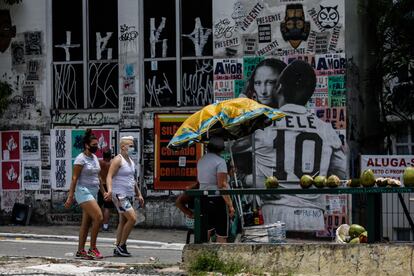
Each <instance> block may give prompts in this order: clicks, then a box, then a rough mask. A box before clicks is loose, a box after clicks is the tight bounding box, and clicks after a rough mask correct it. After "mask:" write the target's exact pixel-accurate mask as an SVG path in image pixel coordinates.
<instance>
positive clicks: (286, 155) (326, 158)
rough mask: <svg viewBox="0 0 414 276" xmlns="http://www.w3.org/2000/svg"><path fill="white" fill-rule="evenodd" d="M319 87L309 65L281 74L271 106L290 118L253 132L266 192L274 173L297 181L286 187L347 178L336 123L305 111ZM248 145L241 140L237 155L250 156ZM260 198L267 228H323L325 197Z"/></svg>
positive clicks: (249, 180) (297, 65)
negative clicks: (316, 178) (311, 178)
mask: <svg viewBox="0 0 414 276" xmlns="http://www.w3.org/2000/svg"><path fill="white" fill-rule="evenodd" d="M315 85H316V76H315V72H314V70H313V69H312V67H311V66H310V65H309V64H308V63H306V62H304V61H300V60H296V61H294V62H292V63H291V64H289V65H288V66H287V67H286V68H285V69H284V70H283V71H282V73H281V74H280V77H279V78H278V81H277V83H276V84H275V86H274V90H273V93H272V100H271V104H272V105H273V106H274V107H278V108H279V109H280V110H281V111H283V112H284V113H286V115H287V116H286V117H285V118H283V119H281V120H280V121H277V122H274V124H273V125H272V126H269V127H267V128H265V129H263V130H257V131H256V133H255V134H254V146H255V156H256V158H255V159H256V187H258V188H263V187H264V181H265V179H266V177H268V176H271V175H275V176H276V177H277V178H278V179H279V180H288V181H292V184H281V186H283V187H285V188H299V185H298V183H299V179H300V177H301V176H302V175H303V174H310V175H315V174H319V175H325V176H329V175H331V174H335V175H337V176H339V178H341V179H345V177H346V158H345V154H344V151H343V148H342V143H341V140H340V139H339V137H338V135H337V133H336V132H335V130H334V129H333V128H332V125H331V124H329V123H326V122H324V121H322V120H320V119H319V118H318V117H317V116H316V115H315V114H313V113H311V112H309V111H308V110H307V109H306V107H305V105H306V103H307V102H308V100H309V99H310V98H311V96H312V94H313V92H314V89H315ZM249 142H250V141H249V140H248V139H247V140H246V139H241V140H240V141H237V142H236V143H235V145H234V147H233V151H234V152H243V151H244V152H249V154H251V153H250V152H251V147H250V146H251V145H250V143H249ZM237 161H240V160H236V162H237ZM243 162H246V161H245V159H244V161H243ZM243 162H241V163H243ZM237 163H238V164H239V163H240V162H237ZM252 184H253V178H252V176H251V175H248V176H247V177H246V178H245V185H247V186H251V185H252ZM257 200H258V203H259V205H261V206H262V213H263V217H264V222H265V224H270V223H273V222H276V221H283V222H285V223H286V229H287V230H290V231H319V230H323V229H324V216H323V212H324V209H325V207H324V206H325V202H324V200H323V197H322V196H320V195H276V196H262V197H260V198H257Z"/></svg>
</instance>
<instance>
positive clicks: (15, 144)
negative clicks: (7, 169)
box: [1, 131, 20, 161]
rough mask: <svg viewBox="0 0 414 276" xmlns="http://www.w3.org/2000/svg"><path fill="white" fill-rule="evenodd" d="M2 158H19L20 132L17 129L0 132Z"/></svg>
mask: <svg viewBox="0 0 414 276" xmlns="http://www.w3.org/2000/svg"><path fill="white" fill-rule="evenodd" d="M1 152H2V160H3V161H7V160H19V159H20V133H19V131H2V132H1Z"/></svg>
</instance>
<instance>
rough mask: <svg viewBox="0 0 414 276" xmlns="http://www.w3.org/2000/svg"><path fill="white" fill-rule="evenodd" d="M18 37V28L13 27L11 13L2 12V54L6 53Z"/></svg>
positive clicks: (0, 50) (0, 27)
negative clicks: (13, 39) (12, 40)
mask: <svg viewBox="0 0 414 276" xmlns="http://www.w3.org/2000/svg"><path fill="white" fill-rule="evenodd" d="M15 36H16V26H12V22H11V18H10V11H8V10H0V52H2V53H4V52H5V51H6V50H7V48H9V46H10V42H11V39H12V38H13V37H15Z"/></svg>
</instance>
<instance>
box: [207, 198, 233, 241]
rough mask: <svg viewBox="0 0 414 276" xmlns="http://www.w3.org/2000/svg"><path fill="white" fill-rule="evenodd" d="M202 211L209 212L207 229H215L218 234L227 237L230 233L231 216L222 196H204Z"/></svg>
mask: <svg viewBox="0 0 414 276" xmlns="http://www.w3.org/2000/svg"><path fill="white" fill-rule="evenodd" d="M202 202H203V203H202V212H203V213H207V216H208V221H207V227H208V228H207V229H208V230H215V232H216V235H217V236H221V237H227V236H228V233H229V216H228V214H227V205H226V202H225V201H224V199H223V197H222V196H214V197H204V198H203V200H202Z"/></svg>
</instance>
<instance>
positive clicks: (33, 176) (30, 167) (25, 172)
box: [22, 161, 42, 191]
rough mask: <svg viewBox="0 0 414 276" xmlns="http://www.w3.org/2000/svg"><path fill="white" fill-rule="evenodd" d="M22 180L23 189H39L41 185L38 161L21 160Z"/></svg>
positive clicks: (39, 163)
mask: <svg viewBox="0 0 414 276" xmlns="http://www.w3.org/2000/svg"><path fill="white" fill-rule="evenodd" d="M22 182H23V189H24V190H34V191H37V190H40V189H41V185H42V164H41V162H40V161H25V162H22Z"/></svg>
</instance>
